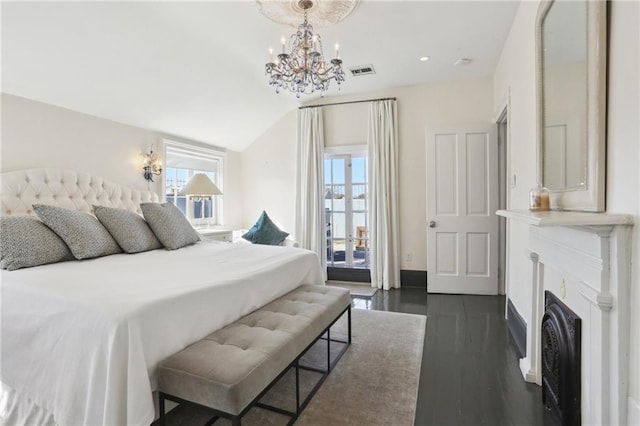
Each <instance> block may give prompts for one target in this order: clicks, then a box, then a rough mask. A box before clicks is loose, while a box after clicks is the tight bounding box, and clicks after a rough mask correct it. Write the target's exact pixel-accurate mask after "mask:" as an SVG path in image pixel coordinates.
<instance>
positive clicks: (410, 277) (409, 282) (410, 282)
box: [400, 269, 427, 291]
mask: <svg viewBox="0 0 640 426" xmlns="http://www.w3.org/2000/svg"><path fill="white" fill-rule="evenodd" d="M400 285H401V286H402V287H417V288H424V290H425V291H426V290H427V271H414V270H408V269H401V270H400Z"/></svg>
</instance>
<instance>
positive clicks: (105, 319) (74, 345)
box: [0, 243, 324, 425]
mask: <svg viewBox="0 0 640 426" xmlns="http://www.w3.org/2000/svg"><path fill="white" fill-rule="evenodd" d="M323 282H324V278H323V273H322V269H321V267H320V264H319V261H318V257H317V256H316V255H315V254H314V253H312V252H309V251H306V250H302V249H295V248H286V247H268V246H257V245H248V244H228V243H198V244H196V245H194V246H190V247H186V248H183V249H180V250H176V251H166V250H155V251H152V252H147V253H139V254H133V255H127V254H120V255H113V256H108V257H103V258H99V259H93V260H85V261H74V262H65V263H59V264H54V265H46V266H40V267H36V268H30V269H22V270H18V271H12V272H7V271H2V282H1V289H0V291H1V293H0V294H1V296H2V303H1V308H2V311H1V319H2V326H1V330H2V351H1V354H2V359H1V363H2V364H1V365H2V377H1V381H2V383H3V386H2V388H3V390H2V393H3V394H2V395H1V396H0V410H2V412H0V420H4V421H5V422H7V423H10V424H13V423H14V422H20V423H22V422H25V421H28V422H38V423H40V422H51V421H55V423H57V424H60V425H80V424H85V425H99V424H107V425H125V424H131V425H149V424H150V423H151V422H152V421H153V419H154V414H155V413H154V405H153V399H152V390H155V389H156V377H155V370H156V366H157V364H158V362H160V361H161V360H163V359H164V358H166V357H168V356H169V355H171V354H173V353H175V352H177V351H179V350H181V349H182V348H184V347H185V346H187V345H189V344H190V343H192V342H194V341H196V340H199V339H201V338H202V337H204V336H206V335H207V334H209V333H211V332H212V331H214V330H216V329H219V328H221V327H223V326H224V325H226V324H228V323H230V322H232V321H234V320H236V319H238V318H239V317H241V316H243V315H245V314H248V313H250V312H252V311H253V310H255V309H257V308H259V307H261V306H263V305H265V304H266V303H268V302H270V301H271V300H273V299H275V298H277V297H279V296H281V295H283V294H285V293H287V292H289V291H291V290H293V289H294V288H296V287H298V286H299V285H301V284H323ZM3 416H4V419H3V418H2V417H3Z"/></svg>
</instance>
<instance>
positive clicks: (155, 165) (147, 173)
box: [142, 145, 162, 182]
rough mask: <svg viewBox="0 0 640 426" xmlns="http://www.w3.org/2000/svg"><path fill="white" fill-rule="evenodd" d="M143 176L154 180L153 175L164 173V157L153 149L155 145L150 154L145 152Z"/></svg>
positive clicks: (151, 180)
mask: <svg viewBox="0 0 640 426" xmlns="http://www.w3.org/2000/svg"><path fill="white" fill-rule="evenodd" d="M142 157H143V167H142V169H143V170H144V173H143V176H144V178H145V179H146V180H148V181H149V182H153V175H159V174H160V173H162V158H160V156H159V155H158V153H157V152H155V151H154V150H153V145H151V149H150V150H149V153H148V154H143V155H142Z"/></svg>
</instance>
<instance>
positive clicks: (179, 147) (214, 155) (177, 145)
mask: <svg viewBox="0 0 640 426" xmlns="http://www.w3.org/2000/svg"><path fill="white" fill-rule="evenodd" d="M167 148H169V150H173V151H179V152H181V153H184V154H187V155H194V156H198V157H203V158H208V159H210V160H212V161H217V169H216V170H215V174H216V182H215V183H216V185H217V186H218V188H220V190H221V191H222V194H221V195H218V196H217V198H216V200H215V201H214V206H213V208H214V209H215V217H216V221H217V222H218V223H217V224H216V225H214V226H224V223H225V222H224V204H223V203H224V201H223V199H221V198H220V197H223V196H224V192H225V187H224V176H225V174H224V172H225V170H224V168H225V164H224V161H225V158H226V156H227V153H226V151H224V150H221V149H219V148H214V147H211V148H207V147H203V146H199V145H196V144H191V143H186V142H178V141H175V140H172V139H167V138H163V139H162V154H163V156H162V167H163V169H164V170H166V168H167V164H166V162H167ZM212 171H213V170H212ZM166 183H167V179H166V177H163V179H162V197H161V198H162V200H163V201H166V199H165V197H166V194H167V188H166ZM187 206H189V203H187ZM188 209H189V207H187V211H188ZM190 220H193V219H192V218H190Z"/></svg>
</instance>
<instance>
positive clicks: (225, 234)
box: [197, 229, 233, 243]
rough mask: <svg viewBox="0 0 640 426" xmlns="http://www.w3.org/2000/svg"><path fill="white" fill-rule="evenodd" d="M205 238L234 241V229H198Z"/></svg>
mask: <svg viewBox="0 0 640 426" xmlns="http://www.w3.org/2000/svg"><path fill="white" fill-rule="evenodd" d="M197 231H198V233H199V234H200V236H201V237H202V239H203V240H215V241H225V242H228V243H230V242H232V241H233V230H232V229H198V230H197Z"/></svg>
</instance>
